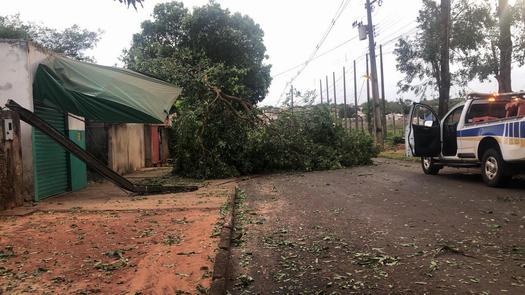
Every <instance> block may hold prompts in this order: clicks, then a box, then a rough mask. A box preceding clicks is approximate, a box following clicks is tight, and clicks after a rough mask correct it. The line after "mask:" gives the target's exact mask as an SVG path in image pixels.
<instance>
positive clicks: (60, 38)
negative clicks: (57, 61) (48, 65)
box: [0, 15, 102, 62]
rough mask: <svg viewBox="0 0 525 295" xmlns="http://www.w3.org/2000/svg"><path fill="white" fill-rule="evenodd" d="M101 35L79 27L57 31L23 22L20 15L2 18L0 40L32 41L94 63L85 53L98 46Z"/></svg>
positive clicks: (0, 20) (0, 21)
mask: <svg viewBox="0 0 525 295" xmlns="http://www.w3.org/2000/svg"><path fill="white" fill-rule="evenodd" d="M101 33H102V32H101V31H98V32H93V31H89V30H86V29H82V28H80V27H79V26H78V25H73V26H71V27H69V28H66V29H64V30H56V29H53V28H49V27H46V26H43V25H39V24H34V23H29V22H23V21H22V20H20V17H19V15H14V16H0V38H5V39H28V40H32V41H34V42H36V43H38V44H40V45H42V46H44V47H46V48H48V49H50V50H52V51H54V52H57V53H62V54H64V55H66V56H68V57H71V58H74V59H77V60H81V61H91V62H92V61H94V58H93V57H90V56H87V55H86V54H85V51H86V50H88V49H92V48H94V47H95V46H96V44H97V42H98V41H99V39H100V34H101Z"/></svg>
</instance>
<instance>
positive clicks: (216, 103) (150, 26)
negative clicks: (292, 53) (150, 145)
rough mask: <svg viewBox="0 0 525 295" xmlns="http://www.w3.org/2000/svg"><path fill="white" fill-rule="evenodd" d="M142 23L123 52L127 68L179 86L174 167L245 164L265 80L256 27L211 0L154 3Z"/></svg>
mask: <svg viewBox="0 0 525 295" xmlns="http://www.w3.org/2000/svg"><path fill="white" fill-rule="evenodd" d="M141 26H142V30H141V32H140V33H138V34H135V35H134V36H133V42H132V45H131V48H130V49H129V50H126V51H125V52H124V55H123V61H124V62H125V64H126V65H127V67H129V68H130V69H132V70H135V71H139V72H142V73H145V74H148V75H152V76H155V77H158V78H161V79H163V80H166V81H169V82H172V83H174V84H176V85H179V86H181V87H182V88H183V93H182V95H181V98H180V99H179V101H178V102H177V103H176V105H175V106H174V111H175V112H176V118H175V120H174V128H173V134H172V139H173V140H172V144H171V146H172V150H173V152H174V153H175V154H174V155H173V157H174V158H175V159H176V163H175V168H176V170H177V171H179V172H181V173H189V172H191V175H192V176H202V177H213V176H226V175H235V174H239V173H242V172H244V171H248V170H250V169H249V168H248V167H246V165H247V161H245V159H246V158H245V156H246V153H247V144H248V141H249V137H250V130H252V128H253V127H254V124H256V121H257V114H256V112H255V111H253V110H252V106H253V105H254V104H256V103H257V102H259V101H261V100H262V99H263V98H264V97H265V96H266V94H267V91H268V87H269V85H270V81H271V78H270V66H269V65H267V64H266V59H267V56H266V47H265V46H264V43H263V37H264V33H263V30H262V29H261V28H260V26H259V25H258V24H256V23H255V22H254V21H253V20H252V19H251V18H250V17H248V16H245V15H241V14H239V13H231V12H230V11H228V10H227V9H223V8H221V6H220V5H219V4H217V3H215V2H210V3H208V4H206V5H204V6H201V7H195V8H193V9H192V10H189V9H187V8H186V7H184V5H183V4H182V3H181V2H170V3H163V4H158V5H156V6H155V8H154V11H153V19H152V20H150V21H145V22H143V23H142V25H141ZM210 90H213V91H210Z"/></svg>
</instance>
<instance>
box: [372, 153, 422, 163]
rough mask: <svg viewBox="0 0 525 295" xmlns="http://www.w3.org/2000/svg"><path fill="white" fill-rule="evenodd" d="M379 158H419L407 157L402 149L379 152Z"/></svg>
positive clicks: (407, 159) (416, 160) (413, 159)
mask: <svg viewBox="0 0 525 295" xmlns="http://www.w3.org/2000/svg"><path fill="white" fill-rule="evenodd" d="M379 157H380V158H386V159H392V160H402V161H409V162H419V158H413V157H407V156H406V155H405V151H404V150H397V151H394V150H387V151H383V152H381V153H380V154H379Z"/></svg>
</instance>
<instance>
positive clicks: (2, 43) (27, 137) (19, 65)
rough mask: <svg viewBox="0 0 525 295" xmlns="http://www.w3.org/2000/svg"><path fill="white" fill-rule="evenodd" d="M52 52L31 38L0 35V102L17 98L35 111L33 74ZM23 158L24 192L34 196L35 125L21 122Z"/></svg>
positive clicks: (0, 103) (3, 102)
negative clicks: (32, 41)
mask: <svg viewBox="0 0 525 295" xmlns="http://www.w3.org/2000/svg"><path fill="white" fill-rule="evenodd" d="M48 55H49V54H48V53H47V52H46V51H45V50H43V49H40V48H38V47H36V46H34V45H33V44H31V43H30V42H27V41H23V40H7V39H0V106H2V107H4V105H5V103H6V102H7V100H8V99H12V100H14V101H16V102H17V103H18V104H20V105H21V106H23V107H24V108H26V109H29V110H31V111H33V77H34V74H35V72H36V68H37V66H38V64H39V63H40V61H42V60H43V59H45V58H46V57H47V56H48ZM20 133H21V144H22V159H23V168H24V169H23V173H24V194H25V195H26V199H28V200H30V199H32V198H31V196H32V195H33V191H34V187H33V149H32V127H31V126H30V125H29V124H26V123H24V122H20Z"/></svg>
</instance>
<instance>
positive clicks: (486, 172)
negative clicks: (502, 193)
mask: <svg viewBox="0 0 525 295" xmlns="http://www.w3.org/2000/svg"><path fill="white" fill-rule="evenodd" d="M507 166H508V165H507V164H506V163H505V161H504V160H503V157H502V156H501V153H500V151H499V150H497V149H495V148H491V149H488V150H487V151H486V152H485V153H484V154H483V158H482V161H481V176H482V177H483V182H485V184H486V185H488V186H490V187H501V186H504V185H505V184H506V183H507V182H508V181H509V179H510V178H511V177H512V175H511V174H510V173H509V170H508V169H507V168H508V167H507Z"/></svg>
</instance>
